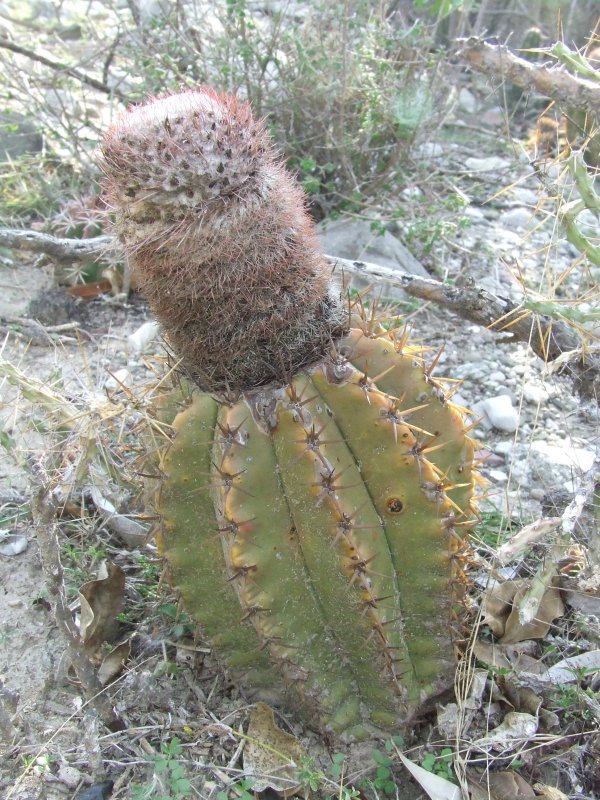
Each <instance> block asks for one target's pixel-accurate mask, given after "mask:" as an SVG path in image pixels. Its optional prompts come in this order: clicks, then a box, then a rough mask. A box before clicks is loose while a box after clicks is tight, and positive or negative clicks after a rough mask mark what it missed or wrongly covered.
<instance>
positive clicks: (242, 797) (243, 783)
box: [217, 778, 256, 800]
mask: <svg viewBox="0 0 600 800" xmlns="http://www.w3.org/2000/svg"><path fill="white" fill-rule="evenodd" d="M253 785H254V780H253V779H252V778H242V779H241V780H239V781H235V782H234V783H232V784H231V786H230V787H229V788H228V789H227V790H225V789H221V791H220V792H217V800H255V798H256V794H255V793H254V792H253V791H252V787H253Z"/></svg>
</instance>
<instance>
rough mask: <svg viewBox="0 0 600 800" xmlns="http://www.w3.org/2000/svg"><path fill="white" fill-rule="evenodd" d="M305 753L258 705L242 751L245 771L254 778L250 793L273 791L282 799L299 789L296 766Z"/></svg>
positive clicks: (270, 711)
mask: <svg viewBox="0 0 600 800" xmlns="http://www.w3.org/2000/svg"><path fill="white" fill-rule="evenodd" d="M305 757H306V751H305V749H304V747H302V745H301V744H300V742H299V741H298V739H296V737H295V736H292V735H291V734H290V733H286V732H285V731H282V730H281V728H279V727H278V726H277V725H276V724H275V718H274V715H273V709H272V708H271V707H270V706H268V705H267V704H266V703H257V704H256V706H255V707H254V710H253V711H252V714H251V716H250V722H249V724H248V738H247V740H246V746H245V748H244V769H245V770H246V772H247V773H248V775H250V776H252V777H253V779H254V783H253V786H252V788H253V790H254V791H255V792H262V791H264V790H265V789H267V788H271V789H274V790H275V791H276V792H278V793H279V794H281V795H283V796H284V797H289V796H290V795H292V794H295V793H296V792H298V791H299V790H300V789H301V788H302V783H301V781H300V780H299V778H298V767H299V765H300V762H301V760H302V759H303V758H305Z"/></svg>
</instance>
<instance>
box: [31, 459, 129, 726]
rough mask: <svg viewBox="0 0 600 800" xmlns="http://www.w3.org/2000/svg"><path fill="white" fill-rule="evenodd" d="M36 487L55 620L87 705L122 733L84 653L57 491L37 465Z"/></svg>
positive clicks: (38, 522)
mask: <svg viewBox="0 0 600 800" xmlns="http://www.w3.org/2000/svg"><path fill="white" fill-rule="evenodd" d="M32 476H33V479H34V481H35V483H36V484H37V491H34V494H33V500H32V512H33V521H34V528H35V532H36V537H37V541H38V545H39V548H40V557H41V560H42V568H43V570H44V576H45V579H46V586H47V589H48V595H49V597H50V599H51V602H53V604H54V618H55V620H56V624H57V625H58V628H59V630H60V632H61V634H62V636H63V640H64V643H65V646H66V650H67V653H68V656H69V660H70V662H71V664H72V666H73V669H74V670H75V673H76V675H77V678H78V680H79V682H80V684H81V686H82V688H83V691H84V694H85V696H86V698H87V701H88V703H89V704H90V705H91V706H92V708H94V709H95V711H96V712H97V714H98V716H99V717H100V719H101V720H102V722H103V723H104V724H105V725H106V726H107V728H109V730H111V731H118V730H123V729H124V728H125V724H124V722H123V720H122V719H121V718H120V717H119V715H118V714H117V713H116V712H115V710H114V708H113V706H112V704H111V702H110V699H109V698H108V697H107V695H106V693H105V687H104V686H102V684H101V683H100V681H99V680H98V675H97V674H96V667H95V666H94V664H93V663H92V661H91V660H90V658H89V657H88V655H87V653H86V652H85V648H84V645H83V642H82V641H81V637H80V636H79V631H78V630H77V627H76V626H75V623H74V621H73V616H72V614H71V611H70V610H69V604H68V600H67V594H66V590H65V583H64V572H63V567H62V564H61V560H60V546H59V542H58V535H57V528H58V522H57V508H58V505H59V503H58V497H57V487H56V486H55V485H53V481H52V480H51V479H50V478H49V476H48V474H47V473H46V470H45V468H44V466H43V465H42V464H41V463H39V462H38V463H37V464H36V465H35V467H34V469H33V470H32Z"/></svg>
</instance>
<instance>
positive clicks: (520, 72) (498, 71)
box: [458, 36, 600, 114]
mask: <svg viewBox="0 0 600 800" xmlns="http://www.w3.org/2000/svg"><path fill="white" fill-rule="evenodd" d="M460 44H461V45H462V47H461V48H460V50H459V52H458V55H459V56H460V57H461V58H463V59H464V60H465V61H466V62H467V64H469V66H471V67H473V69H476V70H477V71H478V72H483V73H484V75H490V76H491V77H493V78H496V79H498V80H500V81H505V80H507V81H510V82H511V83H515V84H516V85H517V86H520V87H521V88H522V89H529V90H531V89H535V91H536V92H539V93H540V94H543V95H545V96H546V97H550V98H551V99H552V100H557V101H558V102H559V103H564V104H565V105H568V106H569V108H579V109H583V110H584V111H594V112H596V113H597V114H600V83H598V82H597V81H593V80H589V79H587V78H582V77H579V76H577V75H574V74H572V73H571V72H567V70H565V69H564V68H563V67H562V65H561V64H559V63H556V64H553V65H552V66H548V65H547V64H536V63H532V62H531V61H527V60H526V59H525V58H520V57H519V56H517V55H516V54H515V53H513V52H512V51H511V50H509V48H508V47H506V46H505V45H501V44H491V43H490V42H484V41H482V40H481V39H479V38H478V37H476V36H472V37H471V38H469V39H466V40H464V41H463V42H460Z"/></svg>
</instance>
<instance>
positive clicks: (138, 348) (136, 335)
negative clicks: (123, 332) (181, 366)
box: [127, 320, 160, 353]
mask: <svg viewBox="0 0 600 800" xmlns="http://www.w3.org/2000/svg"><path fill="white" fill-rule="evenodd" d="M159 331H160V325H159V324H158V322H156V321H155V320H149V321H148V322H144V324H143V325H140V327H139V328H138V329H137V330H136V331H134V332H133V333H132V334H130V335H129V336H128V337H127V344H128V345H129V349H130V350H131V351H132V352H133V353H141V352H142V351H143V350H145V349H146V347H147V346H148V345H149V344H150V342H152V341H153V340H154V339H156V337H157V336H158V332H159Z"/></svg>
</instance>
